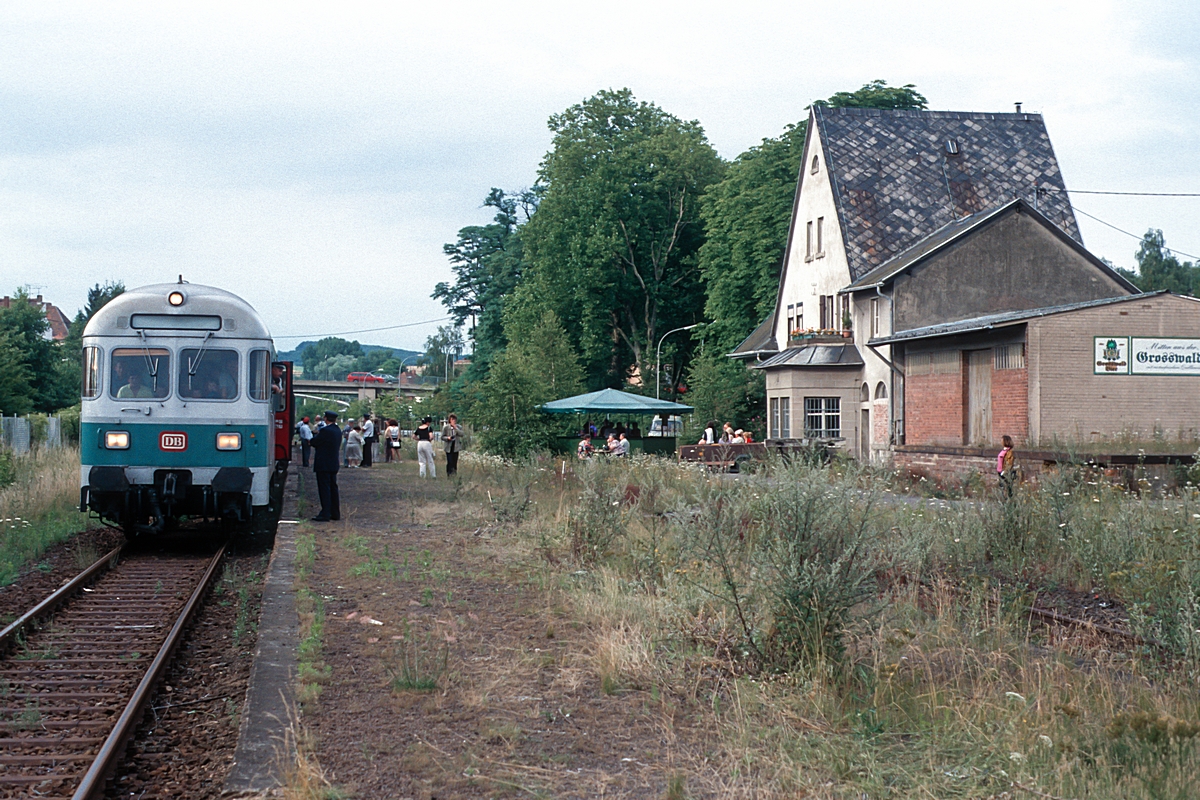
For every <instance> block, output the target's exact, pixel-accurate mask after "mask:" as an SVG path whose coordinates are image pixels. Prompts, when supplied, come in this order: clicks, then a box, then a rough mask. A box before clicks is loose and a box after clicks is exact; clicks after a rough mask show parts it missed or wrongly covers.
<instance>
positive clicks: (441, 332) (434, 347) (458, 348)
mask: <svg viewBox="0 0 1200 800" xmlns="http://www.w3.org/2000/svg"><path fill="white" fill-rule="evenodd" d="M462 350H463V338H462V330H461V329H460V328H459V327H458V326H456V325H439V326H438V329H437V333H435V334H433V335H432V336H429V337H427V338H426V339H425V354H424V355H423V356H422V357H421V362H422V363H423V364H425V365H426V366H425V374H426V375H437V376H439V377H442V378H444V377H446V367H447V364H448V362H449V360H450V359H452V358H454V357H455V356H457V355H459V354H460V353H462ZM448 357H449V358H448Z"/></svg>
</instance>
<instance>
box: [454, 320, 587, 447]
mask: <svg viewBox="0 0 1200 800" xmlns="http://www.w3.org/2000/svg"><path fill="white" fill-rule="evenodd" d="M505 322H506V324H505V328H506V333H507V334H508V336H509V342H510V343H509V345H508V347H507V348H506V349H505V350H504V352H502V353H500V354H499V355H497V356H496V358H495V359H494V360H493V361H492V367H491V370H490V371H489V373H488V376H487V378H486V379H485V380H484V381H483V382H482V384H481V385H480V391H479V401H478V402H477V403H476V404H475V406H474V408H473V409H472V413H473V415H474V417H475V420H476V422H477V423H478V425H479V426H480V442H481V444H482V446H483V448H484V449H485V450H487V451H489V452H492V453H497V454H500V455H505V456H509V457H519V456H524V455H528V454H529V453H532V452H536V451H538V450H544V449H546V448H548V447H550V445H552V444H553V443H554V437H555V434H556V431H557V428H558V425H557V423H556V422H555V421H554V420H553V419H551V418H549V417H548V416H547V415H546V414H544V413H543V412H541V411H539V410H538V407H539V406H541V405H542V404H543V403H548V402H550V401H551V400H558V399H560V398H563V397H570V396H572V395H575V394H579V393H580V391H582V389H583V372H582V370H581V369H580V366H579V359H578V357H577V356H576V354H575V352H574V349H573V348H572V347H571V345H570V343H569V342H568V341H567V336H566V331H565V330H564V329H563V326H562V324H561V323H560V322H559V320H558V317H557V316H556V315H555V314H554V312H553V311H546V312H544V313H543V315H542V316H541V318H540V319H538V320H537V321H536V322H535V323H534V324H533V325H532V326H530V325H529V324H528V319H525V320H520V319H518V318H515V317H513V316H512V315H511V314H506V318H505Z"/></svg>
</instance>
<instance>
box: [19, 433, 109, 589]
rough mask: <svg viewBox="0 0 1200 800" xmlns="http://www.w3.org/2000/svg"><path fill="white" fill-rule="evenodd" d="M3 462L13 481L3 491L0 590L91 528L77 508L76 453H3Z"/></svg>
mask: <svg viewBox="0 0 1200 800" xmlns="http://www.w3.org/2000/svg"><path fill="white" fill-rule="evenodd" d="M5 456H7V458H8V460H7V461H6V462H5V463H7V464H10V466H8V467H4V469H6V470H8V471H9V474H10V476H11V481H10V482H9V484H8V485H7V486H4V488H2V489H0V586H3V585H7V584H9V583H12V582H13V581H14V580H16V578H17V576H18V575H19V574H20V573H21V570H22V568H23V567H24V566H25V565H26V564H28V563H29V562H31V561H36V560H37V559H38V558H40V557H41V555H42V553H44V552H45V551H46V550H47V549H48V548H50V547H51V546H53V545H55V544H57V543H59V542H61V541H64V540H65V539H67V538H68V537H69V536H70V535H71V534H74V533H76V532H78V531H80V530H82V529H83V528H85V527H86V526H87V517H86V516H85V515H83V514H80V513H79V506H78V503H79V451H78V450H76V449H71V448H65V447H64V448H56V449H54V450H47V449H44V448H39V449H37V450H34V451H33V452H32V453H31V454H30V455H27V456H18V457H14V456H11V454H9V453H8V451H0V457H5ZM0 485H3V484H2V483H0Z"/></svg>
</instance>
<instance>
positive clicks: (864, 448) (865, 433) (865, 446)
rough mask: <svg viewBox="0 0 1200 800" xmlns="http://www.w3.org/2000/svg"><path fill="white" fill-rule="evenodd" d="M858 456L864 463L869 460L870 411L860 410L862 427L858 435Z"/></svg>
mask: <svg viewBox="0 0 1200 800" xmlns="http://www.w3.org/2000/svg"><path fill="white" fill-rule="evenodd" d="M858 441H859V445H858V447H859V450H858V455H859V458H861V459H862V460H863V461H864V462H869V461H870V460H871V411H870V409H866V408H864V409H862V425H861V426H860V428H859V433H858Z"/></svg>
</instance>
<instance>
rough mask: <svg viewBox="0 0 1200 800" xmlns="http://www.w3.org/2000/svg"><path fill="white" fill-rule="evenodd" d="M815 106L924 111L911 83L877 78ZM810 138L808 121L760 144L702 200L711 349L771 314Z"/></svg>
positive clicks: (727, 344)
mask: <svg viewBox="0 0 1200 800" xmlns="http://www.w3.org/2000/svg"><path fill="white" fill-rule="evenodd" d="M813 105H819V106H825V107H828V108H893V109H899V108H910V109H923V108H925V107H926V105H927V101H926V100H925V97H924V96H923V95H921V94H920V93H919V92H917V91H916V88H915V87H914V86H913V85H912V84H906V85H904V86H900V87H892V86H888V85H887V83H886V82H885V81H881V80H876V81H872V82H870V83H868V84H866V85H864V86H863V87H862V88H861V89H859V90H857V91H855V92H837V93H836V94H834V95H832V96H831V97H830V98H829V99H828V100H818V101H816V102H815V103H813ZM807 132H808V122H807V120H805V121H803V122H800V123H797V124H795V125H789V126H787V128H785V129H784V132H783V134H782V135H780V136H779V138H776V139H763V141H762V144H761V145H758V146H757V147H752V148H751V149H749V150H747V151H746V152H745V153H742V154H741V155H739V156H738V157H737V159H736V160H735V161H734V162H733V163H732V164H730V165H729V169H728V170H727V172H726V173H725V177H724V178H723V179H722V180H721V181H720V182H719V183H717V184H715V185H714V186H712V187H711V188H710V189H709V191H708V192H707V194H705V196H704V200H703V205H702V209H701V214H702V216H703V219H704V234H705V242H704V246H703V247H702V248H701V249H700V271H701V273H702V274H703V276H704V282H705V291H706V299H705V308H704V310H705V314H706V315H707V316H708V317H709V318H710V319H712V320H713V323H712V326H711V332H712V334H713V339H712V340H711V343H712V344H714V345H715V346H716V347H717V348H719V349H720V348H724V351H725V352H729V351H730V350H732V349H733V348H734V347H736V346H737V345H738V343H739V342H741V340H742V339H744V338H745V337H746V336H748V335H749V334H750V332H751V331H752V330H754V328H755V327H757V325H758V324H759V323H760V322H762V321H763V319H765V318H766V316H767V315H768V314H770V313H771V312H772V311H773V310H774V308H775V296H776V294H777V293H778V291H779V273H780V271H781V269H782V268H783V259H784V255H785V254H784V249H785V248H786V246H787V232H788V224H789V222H790V220H791V215H792V204H793V201H794V200H795V195H796V183H797V181H796V177H797V175H798V174H799V171H800V166H801V164H800V162H801V160H802V159H803V158H804V138H805V135H806V134H807Z"/></svg>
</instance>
